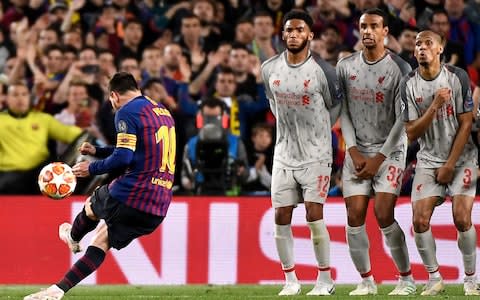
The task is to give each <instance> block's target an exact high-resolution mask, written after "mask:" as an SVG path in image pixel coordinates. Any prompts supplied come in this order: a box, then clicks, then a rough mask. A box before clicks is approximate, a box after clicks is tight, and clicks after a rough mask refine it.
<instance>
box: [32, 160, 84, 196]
mask: <svg viewBox="0 0 480 300" xmlns="http://www.w3.org/2000/svg"><path fill="white" fill-rule="evenodd" d="M76 185H77V178H76V177H75V175H73V171H72V168H70V166H69V165H67V164H66V163H63V162H52V163H50V164H48V165H46V166H45V167H43V169H42V170H41V171H40V174H39V175H38V186H39V187H40V191H41V192H42V194H44V195H45V196H47V197H50V198H52V199H55V200H59V199H63V198H65V197H68V196H70V195H71V194H72V193H73V191H74V190H75V186H76Z"/></svg>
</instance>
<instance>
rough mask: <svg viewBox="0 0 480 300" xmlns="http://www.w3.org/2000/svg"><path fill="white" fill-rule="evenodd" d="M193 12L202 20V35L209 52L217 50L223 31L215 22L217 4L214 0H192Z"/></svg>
mask: <svg viewBox="0 0 480 300" xmlns="http://www.w3.org/2000/svg"><path fill="white" fill-rule="evenodd" d="M192 12H193V14H194V15H196V16H197V17H198V19H199V20H200V26H201V30H200V35H201V37H202V39H203V41H204V43H205V44H206V45H208V46H207V47H209V49H207V52H210V51H213V50H216V49H217V48H218V45H219V43H220V41H221V40H222V37H223V33H222V32H221V31H220V28H219V27H218V26H217V24H216V23H215V22H214V17H215V15H216V5H215V1H214V0H194V1H192Z"/></svg>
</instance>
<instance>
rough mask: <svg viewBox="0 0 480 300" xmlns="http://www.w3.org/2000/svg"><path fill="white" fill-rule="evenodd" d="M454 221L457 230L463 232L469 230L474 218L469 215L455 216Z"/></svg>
mask: <svg viewBox="0 0 480 300" xmlns="http://www.w3.org/2000/svg"><path fill="white" fill-rule="evenodd" d="M453 222H454V223H455V227H456V228H457V230H458V231H461V232H464V231H467V230H468V229H470V227H471V226H472V220H471V219H470V217H469V216H468V215H462V216H455V217H454V219H453Z"/></svg>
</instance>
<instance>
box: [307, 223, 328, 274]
mask: <svg viewBox="0 0 480 300" xmlns="http://www.w3.org/2000/svg"><path fill="white" fill-rule="evenodd" d="M308 226H309V227H310V238H311V239H312V243H313V251H314V253H315V258H316V259H317V263H318V270H319V271H318V275H319V276H318V279H319V280H320V281H322V282H328V283H329V282H331V281H332V278H331V274H330V235H329V233H328V230H327V226H325V221H324V220H317V221H313V222H308Z"/></svg>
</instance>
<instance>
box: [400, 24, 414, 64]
mask: <svg viewBox="0 0 480 300" xmlns="http://www.w3.org/2000/svg"><path fill="white" fill-rule="evenodd" d="M417 33H418V29H417V28H415V27H411V26H407V27H405V28H404V29H403V30H402V32H401V33H400V36H399V37H398V43H399V44H400V47H402V51H401V52H400V53H399V54H398V55H399V56H400V57H401V58H403V60H405V61H406V62H408V64H409V65H410V66H411V67H412V69H415V68H416V67H418V63H417V59H416V58H415V57H414V56H413V52H414V50H415V38H416V37H417Z"/></svg>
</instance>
